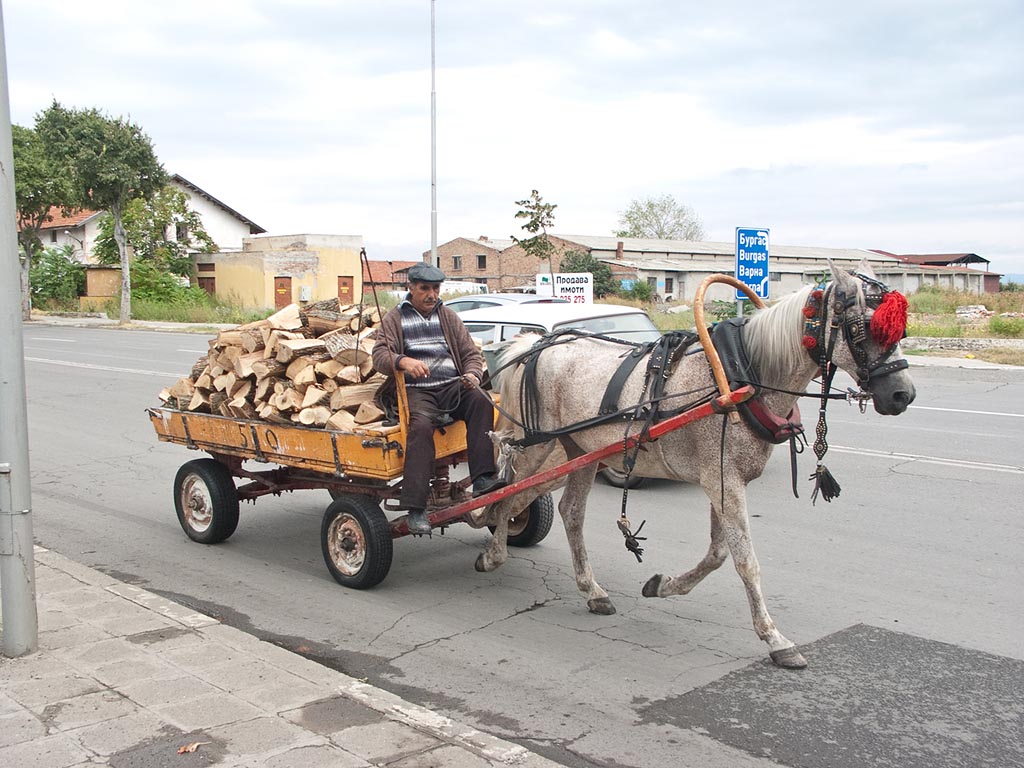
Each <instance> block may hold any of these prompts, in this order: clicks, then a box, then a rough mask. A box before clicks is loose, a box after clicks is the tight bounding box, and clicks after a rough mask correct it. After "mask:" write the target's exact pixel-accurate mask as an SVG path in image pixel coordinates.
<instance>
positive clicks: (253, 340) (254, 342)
mask: <svg viewBox="0 0 1024 768" xmlns="http://www.w3.org/2000/svg"><path fill="white" fill-rule="evenodd" d="M240 333H241V335H242V349H244V350H245V351H246V352H257V351H259V350H261V349H263V348H264V347H265V346H266V345H267V340H266V339H264V338H263V328H262V327H260V328H247V329H246V330H244V331H241V332H240ZM261 357H262V355H261Z"/></svg>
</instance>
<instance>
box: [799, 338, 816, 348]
mask: <svg viewBox="0 0 1024 768" xmlns="http://www.w3.org/2000/svg"><path fill="white" fill-rule="evenodd" d="M801 341H802V342H803V345H804V347H806V348H807V349H814V348H815V347H816V346H818V342H817V340H816V339H815V338H814V337H813V336H804V337H803V339H801Z"/></svg>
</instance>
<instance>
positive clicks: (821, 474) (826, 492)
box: [809, 464, 842, 504]
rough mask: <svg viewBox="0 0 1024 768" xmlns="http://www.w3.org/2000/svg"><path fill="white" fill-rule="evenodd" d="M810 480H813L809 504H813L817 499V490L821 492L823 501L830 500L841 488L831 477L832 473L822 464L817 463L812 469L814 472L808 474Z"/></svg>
mask: <svg viewBox="0 0 1024 768" xmlns="http://www.w3.org/2000/svg"><path fill="white" fill-rule="evenodd" d="M809 479H811V480H813V481H814V491H813V492H812V493H811V504H814V502H815V501H817V499H818V492H819V491H820V492H821V498H823V499H824V500H825V501H832V499H834V498H835V497H836V496H838V495H839V492H840V491H841V490H842V488H840V487H839V483H837V482H836V479H835V478H834V477H832V473H831V472H829V471H828V467H826V466H825V465H824V464H819V465H818V467H817V469H815V470H814V474H813V475H811V476H810V478H809Z"/></svg>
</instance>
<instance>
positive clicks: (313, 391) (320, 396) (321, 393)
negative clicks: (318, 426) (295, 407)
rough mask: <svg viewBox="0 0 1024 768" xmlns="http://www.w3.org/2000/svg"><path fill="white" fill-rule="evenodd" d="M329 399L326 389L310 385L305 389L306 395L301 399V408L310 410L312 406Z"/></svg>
mask: <svg viewBox="0 0 1024 768" xmlns="http://www.w3.org/2000/svg"><path fill="white" fill-rule="evenodd" d="M329 398H330V394H329V393H328V392H327V390H326V389H324V388H323V387H319V386H317V385H316V384H311V385H309V386H308V387H306V394H305V395H304V396H303V398H302V407H303V409H306V408H312V407H313V406H314V405H319V404H320V403H322V402H324V401H325V400H328V399H329ZM325 421H326V419H325Z"/></svg>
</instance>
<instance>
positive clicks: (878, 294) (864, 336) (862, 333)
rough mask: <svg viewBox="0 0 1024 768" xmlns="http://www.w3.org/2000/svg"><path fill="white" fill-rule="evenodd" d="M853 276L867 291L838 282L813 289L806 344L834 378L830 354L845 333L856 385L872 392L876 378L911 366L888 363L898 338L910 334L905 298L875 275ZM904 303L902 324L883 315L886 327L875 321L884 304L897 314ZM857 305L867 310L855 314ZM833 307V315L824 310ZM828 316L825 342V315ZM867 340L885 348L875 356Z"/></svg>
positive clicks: (901, 361) (824, 371) (806, 309)
mask: <svg viewBox="0 0 1024 768" xmlns="http://www.w3.org/2000/svg"><path fill="white" fill-rule="evenodd" d="M853 276H854V277H856V278H858V279H859V280H860V281H861V283H862V284H863V292H859V291H856V290H854V291H850V292H849V293H847V292H846V291H845V290H844V289H843V288H841V287H839V286H837V285H836V283H829V284H828V285H827V286H826V285H824V284H819V285H818V286H817V287H816V288H815V289H814V290H813V291H811V294H810V296H808V299H807V304H806V305H805V307H804V317H805V318H806V320H805V322H804V338H803V345H804V348H805V349H807V353H808V354H809V355H810V356H811V359H812V360H813V361H814V362H815V363H816V364H817V365H818V367H819V368H820V369H821V371H822V374H823V376H827V377H828V378H829V379H831V375H834V373H835V364H834V363H833V362H832V354H833V352H834V350H835V345H836V340H837V339H838V338H839V333H840V331H841V332H842V335H843V340H844V341H845V342H846V347H847V349H848V350H849V351H850V356H851V357H852V358H853V362H854V365H855V366H856V374H855V376H856V379H857V384H858V386H860V388H861V389H863V390H865V391H867V392H870V391H871V382H872V380H874V379H877V378H881V377H883V376H888V375H890V374H893V373H896V372H897V371H902V370H904V369H905V368H907V365H908V364H907V361H906V359H903V358H900V359H899V360H890V359H889V358H890V357H892V354H893V353H894V352H895V351H896V349H897V348H898V347H899V340H900V339H901V338H903V337H904V336H906V310H905V307H906V299H904V298H903V296H902V294H900V293H899V292H898V291H891V290H889V288H888V287H887V286H886V285H885V284H884V283H882V282H880V281H879V280H876V279H875V278H873V277H868V276H867V275H863V274H860V273H859V272H854V273H853ZM861 296H863V299H861ZM901 303H902V308H903V317H902V321H900V320H899V319H898V318H895V319H892V320H887V319H886V318H884V317H883V318H880V319H881V320H885V325H886V327H885V328H879V327H878V326H880V325H882V323H881V322H880V323H878V324H876V323H875V314H877V313H878V312H879V310H880V308H881V307H883V305H885V306H890V305H891V306H893V307H896V309H895V310H894V311H896V312H898V307H897V305H900V304H901ZM858 305H861V306H863V311H860V312H857V311H856V308H857V307H858ZM829 307H831V311H830V312H826V309H827V308H829ZM868 310H872V312H873V314H872V315H870V316H869V314H868ZM826 314H827V315H828V332H827V338H826V327H825V326H826V323H825V317H824V316H825V315H826ZM869 336H870V337H871V338H873V339H875V341H876V342H879V343H880V346H881V350H880V351H879V353H878V355H876V356H875V357H874V358H872V357H871V355H870V354H869V353H868V350H867V340H868V338H869ZM894 337H895V338H894ZM830 374H831V375H830Z"/></svg>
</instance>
